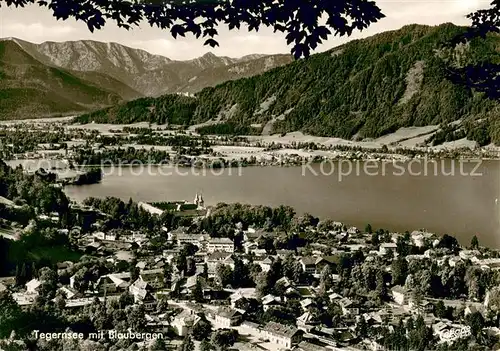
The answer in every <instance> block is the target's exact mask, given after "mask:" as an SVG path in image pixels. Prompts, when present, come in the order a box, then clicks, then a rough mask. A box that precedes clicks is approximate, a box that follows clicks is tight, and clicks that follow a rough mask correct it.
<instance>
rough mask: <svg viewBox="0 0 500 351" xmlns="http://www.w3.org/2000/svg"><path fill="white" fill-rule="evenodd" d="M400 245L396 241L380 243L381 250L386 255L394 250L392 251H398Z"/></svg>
mask: <svg viewBox="0 0 500 351" xmlns="http://www.w3.org/2000/svg"><path fill="white" fill-rule="evenodd" d="M397 248H398V245H397V244H396V243H382V244H380V249H379V252H380V254H381V255H386V254H388V253H389V252H391V251H392V253H396V250H397Z"/></svg>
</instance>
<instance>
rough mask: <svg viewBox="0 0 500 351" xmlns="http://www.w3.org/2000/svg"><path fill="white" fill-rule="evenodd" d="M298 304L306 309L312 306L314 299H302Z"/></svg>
mask: <svg viewBox="0 0 500 351" xmlns="http://www.w3.org/2000/svg"><path fill="white" fill-rule="evenodd" d="M300 305H301V306H302V308H303V309H304V310H305V311H307V309H308V308H309V307H311V306H314V301H313V300H312V299H309V298H308V299H304V300H302V301H300Z"/></svg>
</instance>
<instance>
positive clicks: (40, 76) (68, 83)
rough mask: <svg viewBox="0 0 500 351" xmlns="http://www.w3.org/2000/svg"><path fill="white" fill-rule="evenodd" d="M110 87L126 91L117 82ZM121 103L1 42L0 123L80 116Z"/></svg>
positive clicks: (112, 94)
mask: <svg viewBox="0 0 500 351" xmlns="http://www.w3.org/2000/svg"><path fill="white" fill-rule="evenodd" d="M97 75H98V74H97V73H96V76H97ZM110 84H111V85H113V86H114V87H116V88H117V90H118V91H125V90H126V89H121V86H122V85H123V84H122V83H120V82H118V81H113V82H111V83H110ZM129 89H130V88H129ZM121 100H122V97H121V96H120V95H118V94H117V93H115V92H114V91H111V90H107V89H105V88H102V87H98V86H96V85H94V84H93V83H91V82H89V81H87V80H85V79H84V78H83V77H80V76H77V75H74V74H72V73H71V72H70V71H67V70H64V69H59V68H56V67H50V66H46V65H44V64H42V63H41V62H40V61H38V60H36V59H35V58H33V57H32V56H31V55H29V54H28V53H27V52H26V51H24V50H23V49H22V48H21V47H20V46H19V45H18V44H16V43H14V42H12V41H8V40H3V41H0V119H18V118H29V117H40V116H50V115H54V114H58V113H60V114H64V113H69V112H75V111H78V112H83V111H89V110H91V109H96V108H102V107H103V106H108V105H111V104H116V103H118V102H119V101H121Z"/></svg>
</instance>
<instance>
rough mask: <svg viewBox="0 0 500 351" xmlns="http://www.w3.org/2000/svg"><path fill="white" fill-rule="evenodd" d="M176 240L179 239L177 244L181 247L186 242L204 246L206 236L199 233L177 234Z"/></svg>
mask: <svg viewBox="0 0 500 351" xmlns="http://www.w3.org/2000/svg"><path fill="white" fill-rule="evenodd" d="M176 240H177V245H178V246H181V247H182V246H184V245H186V244H192V245H195V246H198V247H201V246H203V242H204V241H205V237H204V236H203V235H199V234H177V235H176Z"/></svg>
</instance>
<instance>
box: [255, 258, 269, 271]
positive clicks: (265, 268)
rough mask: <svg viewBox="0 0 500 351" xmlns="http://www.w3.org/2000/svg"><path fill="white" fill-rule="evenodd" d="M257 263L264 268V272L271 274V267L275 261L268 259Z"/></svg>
mask: <svg viewBox="0 0 500 351" xmlns="http://www.w3.org/2000/svg"><path fill="white" fill-rule="evenodd" d="M255 263H257V264H258V265H259V266H260V268H262V271H263V272H269V270H270V269H271V265H272V264H273V259H272V258H271V257H266V258H264V259H263V260H262V261H256V262H255Z"/></svg>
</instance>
